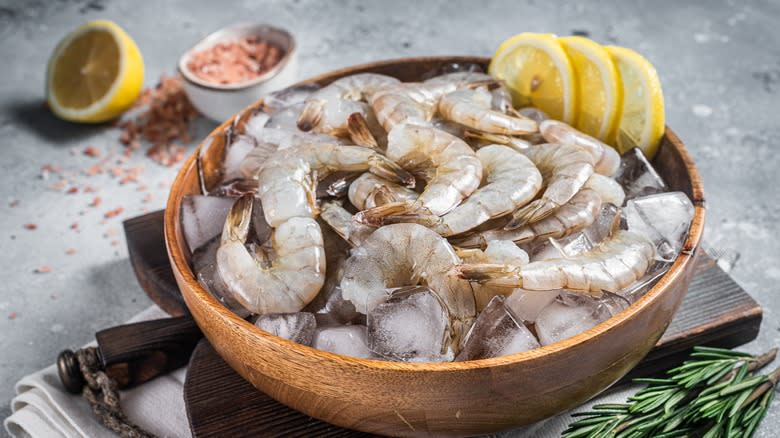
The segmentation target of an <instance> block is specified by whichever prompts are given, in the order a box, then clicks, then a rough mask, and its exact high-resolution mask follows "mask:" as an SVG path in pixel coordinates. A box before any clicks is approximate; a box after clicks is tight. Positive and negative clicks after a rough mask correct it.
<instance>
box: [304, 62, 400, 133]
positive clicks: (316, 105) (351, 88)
mask: <svg viewBox="0 0 780 438" xmlns="http://www.w3.org/2000/svg"><path fill="white" fill-rule="evenodd" d="M398 83H400V81H399V80H398V79H396V78H393V77H390V76H385V75H379V74H374V73H361V74H356V75H351V76H347V77H343V78H341V79H337V80H336V81H334V82H332V83H331V84H330V85H328V86H326V87H324V88H321V89H319V90H317V91H315V92H314V93H312V94H311V95H310V96H309V97H307V98H306V101H305V102H304V105H303V110H302V111H301V114H300V116H299V117H298V128H299V129H300V130H301V131H310V130H312V129H314V130H315V131H316V132H321V133H325V134H331V135H344V134H345V133H346V132H347V131H348V125H347V123H348V117H349V116H350V114H353V113H360V114H361V115H362V116H363V117H365V118H366V119H369V118H372V116H371V114H370V113H369V111H367V110H368V109H369V108H370V107H369V106H368V105H367V104H365V102H360V101H361V100H363V101H364V100H366V99H367V98H368V96H370V95H371V94H372V93H374V92H375V91H377V90H379V89H380V88H383V87H386V86H388V85H392V84H398Z"/></svg>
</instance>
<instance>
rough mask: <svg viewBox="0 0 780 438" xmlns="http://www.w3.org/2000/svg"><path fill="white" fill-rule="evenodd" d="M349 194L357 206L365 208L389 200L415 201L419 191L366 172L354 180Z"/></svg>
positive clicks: (360, 208)
mask: <svg viewBox="0 0 780 438" xmlns="http://www.w3.org/2000/svg"><path fill="white" fill-rule="evenodd" d="M347 196H348V197H349V202H351V203H352V205H354V206H355V208H357V209H358V210H365V209H368V208H374V207H377V206H380V205H384V204H387V203H389V202H397V201H414V200H416V199H417V196H418V193H417V192H415V191H414V190H411V189H407V188H406V187H404V186H402V185H400V184H396V183H394V182H392V181H388V180H386V179H383V178H380V177H378V176H376V175H374V174H373V173H369V172H366V173H364V174H362V175H360V176H359V177H358V178H357V179H356V180H354V181H352V184H350V185H349V192H347Z"/></svg>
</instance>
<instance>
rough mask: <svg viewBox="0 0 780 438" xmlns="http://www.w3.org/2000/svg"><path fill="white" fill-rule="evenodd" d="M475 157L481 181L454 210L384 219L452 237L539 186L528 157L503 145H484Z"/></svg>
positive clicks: (528, 197)
mask: <svg viewBox="0 0 780 438" xmlns="http://www.w3.org/2000/svg"><path fill="white" fill-rule="evenodd" d="M477 158H479V161H480V162H481V163H482V173H483V175H484V178H485V184H484V185H483V186H482V187H480V188H479V189H477V191H475V192H474V193H472V194H471V196H469V197H468V198H466V200H465V201H463V202H462V203H461V204H460V205H458V206H457V207H455V209H453V210H452V211H450V212H449V213H447V214H445V215H443V216H435V215H426V214H419V213H416V212H414V211H410V212H407V213H402V214H400V215H391V216H388V217H386V218H385V222H415V223H419V224H421V225H425V226H427V227H429V228H432V229H433V230H434V231H436V232H437V233H439V234H441V235H442V236H452V235H455V234H460V233H463V232H466V231H468V230H471V229H473V228H475V227H477V226H479V225H480V224H482V223H484V222H487V221H488V220H490V219H492V218H495V217H499V216H502V215H504V214H506V213H509V212H510V211H512V210H514V209H515V208H517V207H519V206H522V205H525V204H526V203H528V201H530V200H531V199H533V197H534V196H535V195H536V193H537V192H538V191H539V189H540V188H541V187H542V175H541V174H540V173H539V171H538V170H537V169H536V166H534V164H533V163H532V162H531V160H529V159H528V158H526V157H525V156H524V155H523V154H521V153H519V152H516V151H514V150H512V149H510V148H508V147H506V146H500V145H490V146H486V147H484V148H482V149H480V150H479V151H477ZM412 207H413V205H412Z"/></svg>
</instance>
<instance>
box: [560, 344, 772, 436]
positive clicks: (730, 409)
mask: <svg viewBox="0 0 780 438" xmlns="http://www.w3.org/2000/svg"><path fill="white" fill-rule="evenodd" d="M776 355H777V348H774V349H772V350H770V351H768V352H766V353H764V354H762V355H760V356H752V355H750V354H748V353H743V352H739V351H732V350H725V349H721V348H711V347H695V348H694V349H693V353H691V355H690V357H689V359H688V360H687V361H685V362H683V363H682V365H680V366H678V367H676V368H673V369H671V370H669V371H667V372H666V377H664V378H643V379H634V382H636V383H644V384H647V386H646V387H645V388H643V389H641V390H639V391H638V392H637V393H636V394H634V395H633V396H631V397H629V398H628V400H627V401H626V403H619V404H601V405H596V406H593V408H592V411H590V412H580V413H576V414H572V416H573V417H575V418H577V419H578V420H577V421H576V422H574V423H572V424H570V425H569V428H568V429H566V430H565V431H564V432H563V438H644V437H654V438H673V437H702V438H721V437H724V438H725V437H729V438H731V437H750V436H752V435H753V432H754V431H755V430H756V427H757V426H758V424H759V423H760V422H761V420H762V419H763V418H764V415H765V414H766V411H767V409H768V408H769V405H770V403H771V402H772V398H773V397H774V388H775V387H776V386H777V383H778V380H780V368H778V369H776V370H774V371H773V372H771V373H769V374H767V375H756V374H754V372H755V371H757V370H759V369H761V368H763V367H764V366H765V365H767V364H768V363H770V362H772V361H773V360H774V359H775V356H776Z"/></svg>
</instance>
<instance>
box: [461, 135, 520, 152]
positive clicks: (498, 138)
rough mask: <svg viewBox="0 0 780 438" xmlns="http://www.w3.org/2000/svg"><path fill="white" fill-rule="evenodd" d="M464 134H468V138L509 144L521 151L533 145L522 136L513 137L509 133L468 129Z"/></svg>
mask: <svg viewBox="0 0 780 438" xmlns="http://www.w3.org/2000/svg"><path fill="white" fill-rule="evenodd" d="M464 135H465V136H466V138H473V139H476V140H481V141H485V142H489V143H495V144H502V145H505V146H509V147H511V148H512V149H514V150H516V151H519V152H522V151H524V150H526V149H528V148H530V147H531V143H529V142H527V141H525V140H523V139H521V138H517V137H512V136H509V135H503V134H490V133H488V132H477V131H470V130H466V131H465V134H464Z"/></svg>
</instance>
